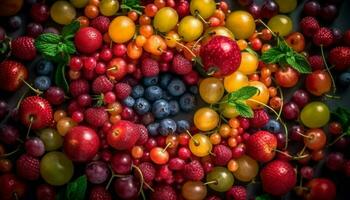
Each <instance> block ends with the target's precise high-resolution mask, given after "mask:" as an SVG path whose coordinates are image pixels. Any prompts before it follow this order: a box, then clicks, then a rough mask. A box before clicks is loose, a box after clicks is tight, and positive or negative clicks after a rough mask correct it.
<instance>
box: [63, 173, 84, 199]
mask: <svg viewBox="0 0 350 200" xmlns="http://www.w3.org/2000/svg"><path fill="white" fill-rule="evenodd" d="M86 188H87V178H86V176H85V175H83V176H80V177H78V178H77V179H75V180H74V181H73V182H70V183H69V184H68V185H67V190H66V199H67V200H84V198H85V193H86Z"/></svg>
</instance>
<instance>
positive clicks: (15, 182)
mask: <svg viewBox="0 0 350 200" xmlns="http://www.w3.org/2000/svg"><path fill="white" fill-rule="evenodd" d="M26 192H27V185H25V184H24V183H23V182H22V181H21V180H19V179H18V178H17V177H16V176H15V175H13V174H3V175H1V176H0V196H1V199H3V200H13V199H16V198H15V197H17V198H18V199H19V198H22V197H24V195H25V193H26Z"/></svg>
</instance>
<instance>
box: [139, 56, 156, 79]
mask: <svg viewBox="0 0 350 200" xmlns="http://www.w3.org/2000/svg"><path fill="white" fill-rule="evenodd" d="M141 72H142V75H143V76H145V77H150V76H157V75H158V74H159V64H158V62H157V61H156V60H154V59H152V58H149V57H145V58H144V59H142V63H141Z"/></svg>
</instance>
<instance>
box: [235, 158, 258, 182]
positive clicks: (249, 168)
mask: <svg viewBox="0 0 350 200" xmlns="http://www.w3.org/2000/svg"><path fill="white" fill-rule="evenodd" d="M236 161H237V164H238V169H237V170H236V171H235V172H233V175H234V176H235V178H236V179H238V180H240V181H243V182H249V181H251V180H253V178H254V177H255V176H256V175H257V174H258V171H259V165H258V163H257V162H256V160H254V159H252V158H251V157H249V156H247V155H243V156H242V157H240V158H238V159H237V160H236Z"/></svg>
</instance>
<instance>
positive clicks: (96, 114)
mask: <svg viewBox="0 0 350 200" xmlns="http://www.w3.org/2000/svg"><path fill="white" fill-rule="evenodd" d="M84 119H85V121H86V122H87V123H88V124H89V125H91V126H93V127H101V126H103V124H104V123H105V122H107V121H108V113H107V111H105V109H104V108H89V109H87V110H86V111H85V113H84Z"/></svg>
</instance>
